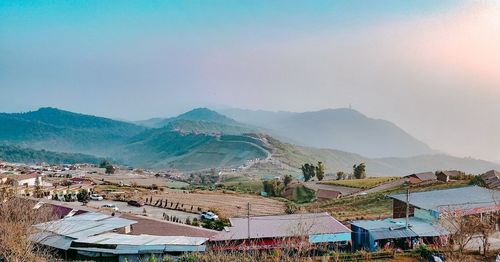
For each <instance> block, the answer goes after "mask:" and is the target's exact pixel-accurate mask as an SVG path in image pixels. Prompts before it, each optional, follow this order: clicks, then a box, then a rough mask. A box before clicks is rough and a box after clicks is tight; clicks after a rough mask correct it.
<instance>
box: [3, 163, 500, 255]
mask: <svg viewBox="0 0 500 262" xmlns="http://www.w3.org/2000/svg"><path fill="white" fill-rule="evenodd" d="M108 165H109V164H108ZM108 168H109V166H107V167H106V166H97V165H92V164H73V165H46V164H44V163H38V164H36V165H25V164H14V163H7V162H0V181H1V191H0V193H1V196H2V199H4V201H7V202H5V203H4V204H3V205H6V203H8V201H14V202H16V203H18V205H21V206H24V207H28V208H29V209H32V210H45V212H47V210H49V211H48V213H50V216H47V218H46V219H45V220H46V221H43V222H40V221H38V222H40V223H37V224H35V225H33V228H34V231H33V233H32V235H31V236H30V239H31V240H32V241H34V242H35V243H36V244H37V245H40V246H43V247H46V248H49V249H50V250H52V252H54V254H57V257H59V258H61V259H64V260H93V261H145V259H148V258H150V257H154V259H158V261H160V260H161V259H164V260H165V261H169V260H168V259H174V260H176V259H183V258H186V257H189V256H192V257H193V258H194V257H197V256H203V254H205V255H206V254H223V253H224V254H233V255H234V254H240V255H241V254H254V253H255V252H258V253H259V254H274V253H272V252H276V251H280V252H282V254H288V255H291V254H293V256H294V257H295V258H300V257H302V258H318V259H320V258H325V257H326V258H328V259H330V260H331V261H353V260H366V259H394V258H396V257H399V256H404V257H408V256H409V258H410V259H411V258H412V257H413V258H415V259H416V260H415V261H419V260H418V259H428V258H429V257H430V258H435V259H436V260H432V261H437V259H442V260H443V259H445V257H446V256H449V255H450V254H457V255H458V254H465V255H473V256H479V257H491V256H493V257H494V256H495V255H496V252H498V250H500V233H499V231H498V229H499V227H498V221H499V219H498V211H499V209H500V205H499V202H498V201H499V200H500V191H498V188H499V187H500V173H499V172H497V171H494V170H492V171H489V172H487V173H484V174H481V175H478V176H474V175H466V174H465V173H463V172H460V171H436V172H425V173H417V174H411V175H407V176H404V177H399V178H397V177H391V178H365V179H361V180H359V181H356V180H341V179H335V178H333V177H327V179H325V180H323V181H314V180H312V181H307V182H305V181H302V180H303V178H300V177H297V178H294V179H293V180H292V181H288V182H287V187H286V188H285V189H284V192H283V193H282V196H280V197H272V196H269V195H268V194H267V192H265V191H264V190H261V191H262V192H260V193H258V192H254V193H251V192H241V191H238V190H237V189H233V188H229V189H228V188H227V187H224V186H222V185H221V186H220V187H217V186H215V187H206V188H204V187H190V185H189V183H187V182H183V181H181V179H179V178H180V177H181V175H180V174H172V173H169V174H167V173H158V172H154V171H148V170H134V169H129V168H126V167H119V166H113V172H112V173H110V172H108ZM215 173H216V175H221V174H222V172H215ZM280 179H283V178H281V177H272V178H270V180H272V181H277V180H280ZM478 181H479V182H478ZM360 185H361V186H360ZM301 187H304V188H307V190H312V191H314V199H312V200H311V201H310V202H308V203H297V201H295V202H294V196H295V195H296V193H294V192H296V189H297V188H301ZM231 189H232V190H231ZM374 197H375V198H376V199H377V200H374V199H375V198H374ZM8 199H9V200H8ZM12 199H14V200H12ZM363 201H369V202H370V204H369V205H379V206H375V207H373V208H371V209H365V210H363V209H360V208H366V206H364V205H363V204H362V203H363ZM341 207H344V209H341ZM357 209H360V210H358V211H359V212H356V210H357ZM40 212H42V211H40ZM450 251H452V253H450ZM269 252H271V253H269ZM200 259H201V258H200ZM409 261H411V260H409Z"/></svg>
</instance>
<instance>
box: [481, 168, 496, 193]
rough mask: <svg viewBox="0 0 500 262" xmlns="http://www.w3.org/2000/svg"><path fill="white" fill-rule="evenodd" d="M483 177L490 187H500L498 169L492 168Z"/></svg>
mask: <svg viewBox="0 0 500 262" xmlns="http://www.w3.org/2000/svg"><path fill="white" fill-rule="evenodd" d="M481 178H482V179H483V180H484V182H485V183H486V186H487V187H488V188H492V189H499V188H500V172H498V171H496V170H490V171H488V172H486V173H484V174H482V175H481Z"/></svg>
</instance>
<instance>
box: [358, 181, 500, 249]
mask: <svg viewBox="0 0 500 262" xmlns="http://www.w3.org/2000/svg"><path fill="white" fill-rule="evenodd" d="M388 197H390V198H392V199H393V218H391V219H384V220H363V221H353V222H351V223H350V224H351V230H352V237H351V238H352V241H353V247H354V248H355V249H367V250H370V251H376V250H377V249H381V248H396V249H402V250H406V249H412V248H413V247H415V245H416V244H418V243H425V244H427V245H440V244H441V243H443V242H445V241H446V236H447V235H448V234H449V231H448V230H447V229H446V228H445V227H444V225H445V224H447V223H445V222H446V220H442V218H443V216H444V215H451V216H469V215H480V216H486V215H488V214H490V213H492V212H497V211H498V210H500V192H499V191H496V190H490V189H486V188H482V187H477V186H469V187H462V188H452V189H444V190H433V191H424V192H415V193H410V194H409V195H407V194H396V195H390V196H388ZM407 199H408V203H409V206H408V226H407V224H406V211H407V208H406V201H407ZM450 230H451V229H450Z"/></svg>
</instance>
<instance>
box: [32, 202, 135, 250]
mask: <svg viewBox="0 0 500 262" xmlns="http://www.w3.org/2000/svg"><path fill="white" fill-rule="evenodd" d="M135 223H136V222H135V221H132V220H128V219H123V218H119V217H113V216H109V215H106V214H102V213H94V212H89V213H85V214H81V215H75V216H70V217H65V218H63V219H60V220H55V221H50V222H45V223H41V224H37V225H35V226H34V227H35V228H36V229H37V230H38V232H37V233H36V234H34V235H33V236H31V238H32V239H33V240H34V241H36V242H37V243H39V244H42V245H45V246H49V247H52V248H54V249H57V250H61V251H67V250H68V249H69V248H70V246H71V243H72V242H73V241H74V240H77V239H82V238H87V237H90V236H95V235H98V234H102V233H106V232H121V233H128V232H129V231H130V226H131V225H132V224H135Z"/></svg>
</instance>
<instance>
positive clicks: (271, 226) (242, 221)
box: [210, 212, 351, 241]
mask: <svg viewBox="0 0 500 262" xmlns="http://www.w3.org/2000/svg"><path fill="white" fill-rule="evenodd" d="M229 220H230V222H231V227H229V228H228V230H226V231H222V232H220V233H219V234H217V235H215V236H214V237H212V238H211V239H210V240H212V241H223V240H237V239H247V238H248V219H247V218H246V217H245V218H230V219H229ZM349 232H351V230H349V229H348V228H347V227H346V226H344V225H342V224H341V223H340V222H339V221H337V220H336V219H335V218H333V217H332V216H330V215H329V214H328V213H326V212H325V213H308V214H293V215H279V216H253V217H250V238H252V239H261V238H277V237H294V236H310V235H318V234H336V233H349Z"/></svg>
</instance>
